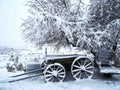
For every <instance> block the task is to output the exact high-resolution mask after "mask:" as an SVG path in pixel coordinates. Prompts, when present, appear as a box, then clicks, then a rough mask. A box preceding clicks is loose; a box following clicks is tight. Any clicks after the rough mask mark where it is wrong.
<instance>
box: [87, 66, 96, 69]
mask: <svg viewBox="0 0 120 90" xmlns="http://www.w3.org/2000/svg"><path fill="white" fill-rule="evenodd" d="M86 69H94V67H92V66H90V67H86Z"/></svg>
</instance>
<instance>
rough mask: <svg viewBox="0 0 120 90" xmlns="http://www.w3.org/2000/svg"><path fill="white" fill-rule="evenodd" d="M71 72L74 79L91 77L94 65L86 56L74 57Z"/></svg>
mask: <svg viewBox="0 0 120 90" xmlns="http://www.w3.org/2000/svg"><path fill="white" fill-rule="evenodd" d="M71 73H72V75H73V77H74V78H75V79H87V78H92V77H93V74H94V66H93V64H92V62H91V61H90V60H89V59H87V58H82V59H76V60H74V61H73V63H72V66H71Z"/></svg>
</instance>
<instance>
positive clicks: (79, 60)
mask: <svg viewBox="0 0 120 90" xmlns="http://www.w3.org/2000/svg"><path fill="white" fill-rule="evenodd" d="M93 62H94V60H93V58H91V57H90V56H88V55H80V54H69V55H47V56H46V57H45V58H44V62H43V63H42V64H41V68H44V70H43V75H44V79H45V81H46V82H59V81H63V80H64V79H65V78H66V77H67V72H70V73H71V75H72V76H73V78H75V79H86V78H92V76H93V74H94V63H93ZM27 66H28V67H27V68H28V69H29V68H31V65H30V64H28V65H27ZM34 66H35V65H34ZM36 66H38V68H39V64H38V65H37V64H36ZM35 68H36V67H34V69H35ZM29 71H30V70H29Z"/></svg>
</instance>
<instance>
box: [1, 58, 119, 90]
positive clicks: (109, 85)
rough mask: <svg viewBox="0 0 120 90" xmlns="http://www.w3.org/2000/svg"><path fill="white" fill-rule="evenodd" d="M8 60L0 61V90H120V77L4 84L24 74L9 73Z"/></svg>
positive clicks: (40, 80)
mask: <svg viewBox="0 0 120 90" xmlns="http://www.w3.org/2000/svg"><path fill="white" fill-rule="evenodd" d="M6 63H7V60H4V61H3V60H0V90H120V77H119V76H114V77H113V78H109V79H105V78H103V77H101V76H97V78H94V79H89V80H79V81H72V80H71V81H65V82H59V83H45V82H44V80H43V78H42V77H39V76H38V77H36V78H31V79H27V80H22V81H17V82H13V83H4V81H5V80H7V79H8V77H9V76H12V75H16V74H19V73H23V72H12V73H10V72H7V70H6V67H5V65H6Z"/></svg>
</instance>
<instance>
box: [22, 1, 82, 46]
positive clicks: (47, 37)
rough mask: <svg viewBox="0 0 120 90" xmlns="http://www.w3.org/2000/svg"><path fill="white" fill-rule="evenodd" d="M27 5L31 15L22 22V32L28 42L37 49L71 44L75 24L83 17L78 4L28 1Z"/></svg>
mask: <svg viewBox="0 0 120 90" xmlns="http://www.w3.org/2000/svg"><path fill="white" fill-rule="evenodd" d="M27 5H28V6H30V9H29V12H30V13H31V15H30V16H29V17H28V18H27V19H26V20H25V21H24V23H23V29H22V30H23V34H24V36H25V38H26V39H27V40H28V41H31V42H32V43H33V44H35V45H36V46H38V47H41V46H43V45H44V44H52V45H53V46H57V47H59V46H66V45H69V43H71V44H73V43H72V42H73V41H74V40H73V36H72V33H73V32H74V29H75V28H76V24H75V23H76V22H79V21H80V19H81V17H82V15H83V11H82V9H81V7H80V6H79V5H80V2H79V3H78V4H77V5H76V6H75V5H74V6H73V5H72V4H71V3H70V0H29V1H28V2H27ZM74 27H75V28H74ZM76 29H79V28H76Z"/></svg>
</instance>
